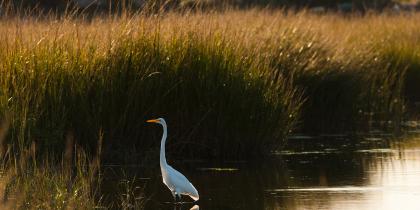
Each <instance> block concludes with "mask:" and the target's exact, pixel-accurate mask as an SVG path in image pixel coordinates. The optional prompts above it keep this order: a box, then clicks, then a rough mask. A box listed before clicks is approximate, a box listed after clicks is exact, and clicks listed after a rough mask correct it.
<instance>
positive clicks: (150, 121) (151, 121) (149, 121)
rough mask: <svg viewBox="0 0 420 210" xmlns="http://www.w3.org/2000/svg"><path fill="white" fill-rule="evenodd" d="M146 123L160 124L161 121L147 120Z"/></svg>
mask: <svg viewBox="0 0 420 210" xmlns="http://www.w3.org/2000/svg"><path fill="white" fill-rule="evenodd" d="M146 122H148V123H158V122H159V120H158V119H152V120H147V121H146Z"/></svg>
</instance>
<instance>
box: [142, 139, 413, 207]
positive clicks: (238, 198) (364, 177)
mask: <svg viewBox="0 0 420 210" xmlns="http://www.w3.org/2000/svg"><path fill="white" fill-rule="evenodd" d="M354 138H359V139H358V140H357V142H359V143H357V144H354V142H355V139H354ZM289 145H290V146H288V147H287V148H286V149H285V150H282V151H277V152H274V153H273V155H272V156H271V158H269V159H264V160H261V161H256V162H253V163H249V162H248V163H247V162H220V163H208V162H205V161H200V160H190V161H179V160H178V161H171V160H170V157H168V162H169V164H171V165H172V166H173V167H174V168H176V169H178V170H179V171H180V172H182V173H183V174H184V175H185V176H186V177H187V178H189V179H190V181H191V182H192V183H193V184H194V185H195V186H196V188H197V190H198V191H199V193H200V200H199V202H197V203H189V201H191V200H190V199H189V198H187V197H183V200H184V201H188V202H187V203H184V204H182V205H177V206H174V205H173V204H172V203H171V202H172V196H171V193H170V192H169V190H168V189H167V188H166V186H164V184H163V183H162V181H161V177H160V171H159V168H158V167H156V168H154V169H150V170H148V171H146V173H144V169H141V170H143V172H142V173H143V174H142V175H140V176H139V179H140V178H141V179H140V180H141V182H144V183H145V184H146V185H145V186H146V188H145V190H146V194H145V196H146V197H148V198H149V199H150V200H149V201H148V202H147V204H146V209H151V210H152V209H153V210H154V209H171V210H172V209H183V210H184V209H187V210H188V209H206V210H207V209H226V210H229V209H243V210H258V209H343V210H350V209H362V210H364V209H366V210H371V209H381V210H388V209H389V210H391V209H401V210H403V209H404V210H410V209H413V210H414V209H416V210H418V209H420V138H419V137H407V138H404V139H398V140H391V139H390V137H389V136H388V135H386V134H381V133H379V132H378V133H375V132H373V133H372V134H370V135H365V136H364V137H349V136H347V135H320V136H317V137H311V136H294V137H291V138H290V139H289Z"/></svg>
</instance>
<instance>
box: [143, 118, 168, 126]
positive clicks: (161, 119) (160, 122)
mask: <svg viewBox="0 0 420 210" xmlns="http://www.w3.org/2000/svg"><path fill="white" fill-rule="evenodd" d="M146 122H148V123H158V124H161V125H166V122H165V119H163V118H157V119H151V120H147V121H146Z"/></svg>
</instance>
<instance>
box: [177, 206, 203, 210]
mask: <svg viewBox="0 0 420 210" xmlns="http://www.w3.org/2000/svg"><path fill="white" fill-rule="evenodd" d="M199 209H200V206H198V205H194V206H193V207H191V208H190V210H199ZM174 210H182V205H174Z"/></svg>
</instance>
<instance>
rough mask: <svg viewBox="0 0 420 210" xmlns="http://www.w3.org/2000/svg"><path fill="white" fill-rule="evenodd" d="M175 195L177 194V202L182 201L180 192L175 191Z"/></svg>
mask: <svg viewBox="0 0 420 210" xmlns="http://www.w3.org/2000/svg"><path fill="white" fill-rule="evenodd" d="M176 195H177V196H178V199H179V202H181V201H182V199H181V194H179V193H177V194H176Z"/></svg>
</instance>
